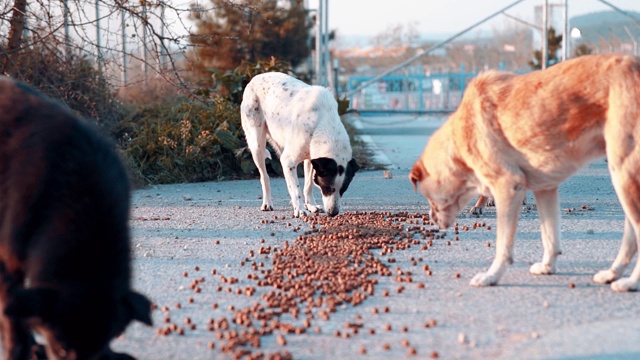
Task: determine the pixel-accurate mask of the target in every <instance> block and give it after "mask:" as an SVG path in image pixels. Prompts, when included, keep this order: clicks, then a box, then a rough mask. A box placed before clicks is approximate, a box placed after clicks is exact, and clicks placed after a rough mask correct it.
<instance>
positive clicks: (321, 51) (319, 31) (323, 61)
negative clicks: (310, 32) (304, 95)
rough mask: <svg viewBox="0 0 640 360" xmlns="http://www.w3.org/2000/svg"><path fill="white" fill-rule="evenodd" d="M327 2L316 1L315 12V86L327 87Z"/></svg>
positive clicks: (327, 0)
mask: <svg viewBox="0 0 640 360" xmlns="http://www.w3.org/2000/svg"><path fill="white" fill-rule="evenodd" d="M328 10H329V0H318V9H317V11H316V54H315V58H316V85H320V86H327V85H328V83H329V81H328V68H329V66H330V64H329V16H328V15H329V14H328V12H329V11H328Z"/></svg>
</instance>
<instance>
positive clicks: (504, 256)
mask: <svg viewBox="0 0 640 360" xmlns="http://www.w3.org/2000/svg"><path fill="white" fill-rule="evenodd" d="M514 184H515V185H514ZM498 186H500V187H501V189H504V190H502V191H500V192H497V191H492V193H493V194H495V196H494V197H495V201H496V215H497V229H496V231H497V238H496V257H495V259H494V260H493V263H492V264H491V267H489V270H487V272H483V273H478V274H476V276H474V277H473V278H472V279H471V282H470V284H471V285H472V286H490V285H495V284H497V283H498V281H499V280H500V277H502V274H503V273H504V272H505V270H506V269H507V266H508V265H509V264H511V263H512V262H513V241H514V237H515V234H516V228H517V226H518V218H519V217H520V203H521V202H522V199H523V198H524V196H525V194H526V192H525V189H524V188H523V187H522V185H520V184H519V183H518V182H509V183H507V184H505V185H502V184H501V185H498Z"/></svg>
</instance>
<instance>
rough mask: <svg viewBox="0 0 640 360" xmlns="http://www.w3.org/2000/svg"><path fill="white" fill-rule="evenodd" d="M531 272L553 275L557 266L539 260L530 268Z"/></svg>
mask: <svg viewBox="0 0 640 360" xmlns="http://www.w3.org/2000/svg"><path fill="white" fill-rule="evenodd" d="M529 272H530V273H532V274H534V275H551V274H554V273H555V272H556V268H555V266H551V265H549V264H544V263H541V262H537V263H535V264H533V265H531V267H530V268H529Z"/></svg>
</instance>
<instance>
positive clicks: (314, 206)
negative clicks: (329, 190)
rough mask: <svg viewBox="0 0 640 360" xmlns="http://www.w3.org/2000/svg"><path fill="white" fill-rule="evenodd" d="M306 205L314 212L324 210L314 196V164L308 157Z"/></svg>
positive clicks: (305, 170) (305, 183) (305, 179)
mask: <svg viewBox="0 0 640 360" xmlns="http://www.w3.org/2000/svg"><path fill="white" fill-rule="evenodd" d="M304 206H305V208H306V209H307V210H309V211H310V212H312V213H314V214H317V213H319V212H322V206H320V205H318V204H317V203H316V199H315V198H314V197H313V166H311V160H308V159H307V160H305V161H304Z"/></svg>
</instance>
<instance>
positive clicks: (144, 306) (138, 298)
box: [125, 291, 153, 326]
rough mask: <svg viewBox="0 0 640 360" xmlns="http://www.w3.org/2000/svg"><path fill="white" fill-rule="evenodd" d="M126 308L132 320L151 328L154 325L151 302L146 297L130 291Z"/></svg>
mask: <svg viewBox="0 0 640 360" xmlns="http://www.w3.org/2000/svg"><path fill="white" fill-rule="evenodd" d="M125 306H126V307H127V311H128V312H129V315H130V316H131V320H138V321H140V322H142V323H145V324H147V325H149V326H151V325H153V322H152V321H151V301H149V299H147V298H146V297H145V296H144V295H141V294H138V293H137V292H134V291H129V293H128V294H127V297H126V300H125Z"/></svg>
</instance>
